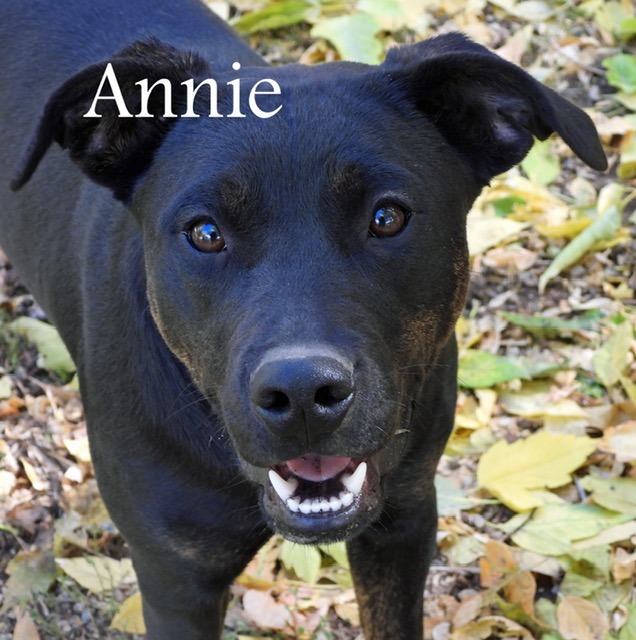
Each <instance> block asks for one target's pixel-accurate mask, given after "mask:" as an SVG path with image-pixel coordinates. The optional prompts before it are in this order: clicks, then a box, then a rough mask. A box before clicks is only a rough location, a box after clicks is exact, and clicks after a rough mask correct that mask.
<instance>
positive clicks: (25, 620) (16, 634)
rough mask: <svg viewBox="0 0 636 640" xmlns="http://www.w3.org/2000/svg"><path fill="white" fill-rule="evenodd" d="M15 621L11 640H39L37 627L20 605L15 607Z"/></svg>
mask: <svg viewBox="0 0 636 640" xmlns="http://www.w3.org/2000/svg"><path fill="white" fill-rule="evenodd" d="M15 617H16V623H15V627H14V629H13V636H12V640H40V634H39V633H38V628H37V627H36V626H35V623H34V622H33V620H31V618H29V614H28V613H27V612H26V611H23V610H22V607H16V608H15Z"/></svg>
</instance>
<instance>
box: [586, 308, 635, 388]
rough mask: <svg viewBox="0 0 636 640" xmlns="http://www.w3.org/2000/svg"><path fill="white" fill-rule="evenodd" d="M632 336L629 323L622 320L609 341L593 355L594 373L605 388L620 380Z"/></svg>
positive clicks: (632, 331)
mask: <svg viewBox="0 0 636 640" xmlns="http://www.w3.org/2000/svg"><path fill="white" fill-rule="evenodd" d="M633 335H634V329H633V327H632V324H631V322H629V320H624V321H623V322H621V323H620V324H619V325H616V327H615V328H614V332H613V333H612V335H611V337H610V338H609V340H608V341H607V342H606V343H605V344H604V345H603V346H602V347H601V348H600V349H598V351H597V352H596V353H595V354H594V359H593V361H592V362H593V364H594V371H595V372H596V375H597V376H598V377H599V379H600V381H601V382H602V383H603V385H605V386H606V387H611V386H612V385H614V384H616V383H617V382H618V381H619V380H620V377H621V373H622V372H623V369H624V368H625V367H626V366H627V358H628V356H629V351H630V347H631V342H632V338H633Z"/></svg>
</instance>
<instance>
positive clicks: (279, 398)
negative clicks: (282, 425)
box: [259, 391, 291, 412]
mask: <svg viewBox="0 0 636 640" xmlns="http://www.w3.org/2000/svg"><path fill="white" fill-rule="evenodd" d="M259 404H260V406H261V407H262V408H263V409H268V410H269V411H279V412H283V411H286V410H287V409H289V407H290V406H291V402H290V401H289V398H288V397H287V396H286V395H285V394H284V393H283V392H282V391H270V392H269V393H267V394H266V395H264V396H263V397H262V398H261V402H260V403H259Z"/></svg>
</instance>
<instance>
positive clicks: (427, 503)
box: [347, 489, 437, 640]
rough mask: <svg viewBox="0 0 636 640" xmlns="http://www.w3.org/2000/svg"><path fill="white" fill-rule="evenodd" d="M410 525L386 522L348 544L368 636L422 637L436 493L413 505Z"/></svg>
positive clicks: (384, 639)
mask: <svg viewBox="0 0 636 640" xmlns="http://www.w3.org/2000/svg"><path fill="white" fill-rule="evenodd" d="M412 514H413V515H412V516H411V517H410V518H409V521H408V523H407V525H406V527H401V526H400V525H399V524H398V526H396V524H397V523H394V524H393V525H388V526H389V530H386V531H382V523H378V525H376V526H375V527H373V528H372V529H369V530H367V531H366V532H364V533H363V534H362V535H361V536H359V537H357V538H355V539H354V540H351V541H350V542H349V543H348V544H347V550H348V552H349V561H350V564H351V572H352V574H353V579H354V584H355V590H356V596H357V598H358V605H359V607H360V618H361V622H362V629H363V631H364V637H365V640H421V639H422V637H423V614H424V611H423V595H424V583H425V581H426V575H427V573H428V567H429V565H430V562H431V560H432V557H433V554H434V553H435V534H436V531H437V512H436V505H435V495H434V492H433V491H432V489H431V493H430V496H429V497H428V498H426V499H425V500H423V501H421V502H418V503H416V504H414V505H412Z"/></svg>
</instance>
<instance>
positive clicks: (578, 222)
mask: <svg viewBox="0 0 636 640" xmlns="http://www.w3.org/2000/svg"><path fill="white" fill-rule="evenodd" d="M591 224H592V220H591V219H590V218H583V217H580V218H573V219H571V220H567V221H566V222H562V223H560V224H552V225H550V224H538V225H537V231H538V232H539V233H540V234H541V235H544V236H546V237H547V238H568V240H571V239H572V238H575V237H576V236H578V235H579V233H581V231H583V229H585V228H587V227H589V226H590V225H591Z"/></svg>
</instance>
